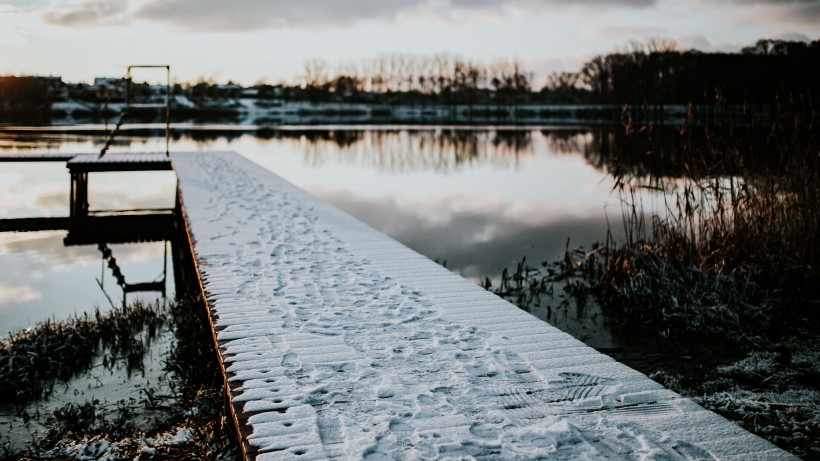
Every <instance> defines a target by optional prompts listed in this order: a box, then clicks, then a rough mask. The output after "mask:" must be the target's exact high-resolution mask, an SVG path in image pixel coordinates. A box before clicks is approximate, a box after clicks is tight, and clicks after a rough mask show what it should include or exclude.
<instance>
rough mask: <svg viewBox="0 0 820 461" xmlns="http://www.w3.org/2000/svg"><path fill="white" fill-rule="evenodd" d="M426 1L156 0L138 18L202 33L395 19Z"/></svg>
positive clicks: (141, 10) (138, 13)
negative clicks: (231, 0) (230, 0)
mask: <svg viewBox="0 0 820 461" xmlns="http://www.w3.org/2000/svg"><path fill="white" fill-rule="evenodd" d="M425 1H426V0H349V1H344V2H340V1H338V0H302V1H299V2H294V1H292V0H235V1H233V2H227V1H220V0H153V1H151V2H149V3H148V4H146V5H145V6H143V7H142V8H141V9H140V10H139V11H138V12H137V15H138V16H139V17H141V18H144V19H149V20H152V21H157V22H166V23H170V24H174V25H177V26H182V27H184V28H187V29H194V30H199V31H207V30H222V31H225V30H227V31H243V30H253V29H264V28H284V27H315V26H324V25H342V26H343V25H349V24H352V23H354V22H358V21H361V20H368V19H393V18H395V17H396V16H397V15H399V14H400V13H402V12H404V11H407V10H411V9H413V8H414V7H417V6H419V5H421V4H423V3H425Z"/></svg>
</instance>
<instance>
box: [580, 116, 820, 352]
mask: <svg viewBox="0 0 820 461" xmlns="http://www.w3.org/2000/svg"><path fill="white" fill-rule="evenodd" d="M816 118H817V116H816V113H815V112H814V111H811V110H806V109H805V108H803V107H801V108H800V110H796V109H795V108H789V107H783V108H781V107H778V109H777V110H776V111H770V112H767V113H765V114H762V113H759V112H756V113H753V112H751V111H749V113H746V114H744V116H743V117H741V118H739V119H738V118H733V119H731V120H726V121H724V123H723V124H722V126H720V127H719V128H713V127H704V126H696V125H695V124H693V123H690V124H687V125H684V126H682V127H681V128H680V129H679V130H678V132H677V133H676V134H675V135H676V137H677V139H676V140H675V142H674V143H673V144H672V145H673V146H675V147H674V151H673V152H666V153H664V155H666V156H667V157H669V158H673V159H676V161H679V162H680V163H681V166H682V168H683V171H685V174H684V175H683V177H682V178H668V177H660V176H650V177H645V176H637V175H632V176H630V175H625V174H624V175H621V174H619V173H617V171H619V170H618V169H616V170H615V171H616V174H615V176H616V177H615V179H616V186H615V188H616V190H617V193H618V194H619V196H620V197H621V200H622V202H623V208H622V209H623V215H622V218H623V225H624V230H625V235H626V241H625V242H623V244H618V245H616V244H613V243H609V244H608V245H607V254H608V257H607V259H606V262H605V263H604V266H605V267H603V268H601V269H599V270H595V271H592V272H590V271H587V272H586V273H585V276H586V277H587V279H589V281H590V282H591V284H592V287H593V291H594V292H595V293H596V295H597V296H598V298H599V300H600V301H601V302H602V304H603V305H604V306H605V307H607V308H608V309H610V310H611V311H613V312H616V313H619V314H624V315H626V316H627V317H629V318H633V319H638V320H641V321H644V322H656V323H658V324H659V325H662V326H663V328H665V329H670V330H671V329H684V330H685V329H696V330H699V331H705V332H712V333H721V334H724V333H727V332H728V333H731V334H733V335H737V336H744V337H746V338H749V339H754V338H760V337H773V336H778V335H780V334H782V333H783V331H785V330H787V329H788V330H793V329H794V327H795V326H798V325H802V323H795V322H803V321H806V320H812V321H813V320H815V319H817V318H818V307H820V306H818V303H819V302H820V288H819V287H820V272H819V271H818V268H817V261H818V256H820V244H819V243H818V241H817V238H818V236H820V176H818V175H820V143H818V134H817V132H816V131H817V130H816V129H815V123H816ZM623 129H624V130H625V131H626V132H627V135H628V136H632V137H634V138H639V141H640V142H639V144H640V145H643V146H648V147H649V149H650V150H648V151H647V153H646V154H647V155H656V153H655V152H653V151H652V150H651V149H652V146H653V145H654V143H655V139H654V138H653V132H654V130H653V129H652V127H651V126H642V127H633V126H632V125H631V123H630V122H629V121H628V119H627V122H626V123H625V124H624V127H623ZM698 132H699V133H698ZM741 133H742V136H741V135H740V134H741ZM700 140H705V142H701V141H700ZM666 145H669V143H668V142H667V143H666ZM622 171H628V170H627V169H623V170H622ZM647 191H648V192H647ZM658 191H660V192H661V195H660V196H657V195H656V197H661V198H660V200H657V199H656V200H655V201H654V203H655V205H651V206H647V205H646V203H647V202H652V198H651V194H656V193H657V192H658ZM648 197H649V198H648Z"/></svg>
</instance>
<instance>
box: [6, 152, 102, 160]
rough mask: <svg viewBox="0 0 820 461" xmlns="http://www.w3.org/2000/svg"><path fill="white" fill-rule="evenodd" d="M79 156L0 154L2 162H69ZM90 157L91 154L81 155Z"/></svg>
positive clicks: (56, 153) (54, 153)
mask: <svg viewBox="0 0 820 461" xmlns="http://www.w3.org/2000/svg"><path fill="white" fill-rule="evenodd" d="M77 155H78V154H66V153H62V152H32V153H25V154H0V162H67V161H69V160H71V159H72V158H74V157H76V156H77ZM79 155H89V154H79Z"/></svg>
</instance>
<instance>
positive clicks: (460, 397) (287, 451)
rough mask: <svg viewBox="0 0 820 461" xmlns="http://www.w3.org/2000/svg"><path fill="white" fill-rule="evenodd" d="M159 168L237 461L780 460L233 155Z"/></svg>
mask: <svg viewBox="0 0 820 461" xmlns="http://www.w3.org/2000/svg"><path fill="white" fill-rule="evenodd" d="M171 159H172V162H173V166H174V169H175V170H176V173H177V176H178V178H179V192H180V199H181V202H182V204H183V208H184V215H185V219H186V222H187V228H188V232H189V235H190V237H191V240H192V242H193V249H194V253H195V260H196V263H197V268H198V270H199V273H200V277H201V281H202V285H203V289H204V290H205V292H206V296H207V300H208V305H209V308H210V310H211V316H212V321H213V326H214V331H215V334H216V338H217V342H218V346H219V352H220V356H221V361H222V363H223V365H224V367H225V371H226V376H227V379H228V382H229V386H230V398H231V401H232V405H233V410H234V412H235V416H236V419H237V421H238V424H239V426H240V432H241V434H242V437H243V444H244V447H243V449H244V450H245V453H246V455H247V457H248V458H251V459H253V458H256V459H259V460H263V459H276V460H279V459H295V460H316V459H362V458H364V459H445V458H449V459H473V458H476V459H538V458H556V459H665V460H666V459H681V460H692V459H791V458H793V457H792V456H790V455H789V454H788V453H786V452H784V451H781V450H779V449H777V448H776V447H775V446H774V445H772V444H770V443H769V442H767V441H765V440H763V439H761V438H758V437H756V436H754V435H751V434H749V433H748V432H745V431H744V430H742V429H740V428H739V427H737V426H736V425H735V424H733V423H730V422H728V421H727V420H725V419H723V418H722V417H720V416H718V415H716V414H713V413H711V412H708V411H706V410H703V409H702V408H700V407H699V406H697V405H696V404H694V403H693V402H691V401H690V400H687V399H684V398H682V397H680V396H679V395H677V394H675V393H673V392H671V391H669V390H666V389H664V388H663V387H661V386H660V385H658V384H656V383H655V382H653V381H651V380H649V379H648V378H647V377H646V376H644V375H643V374H641V373H638V372H636V371H634V370H632V369H630V368H628V367H626V366H624V365H622V364H620V363H618V362H616V361H614V360H612V359H611V358H609V357H607V356H605V355H603V354H600V353H598V352H597V351H595V350H593V349H591V348H589V347H586V346H585V345H584V344H583V343H581V342H579V341H577V340H575V339H573V338H572V337H571V336H569V335H567V334H565V333H563V332H561V331H559V330H557V329H556V328H554V327H552V326H550V325H549V324H547V323H545V322H543V321H541V320H539V319H537V318H535V317H533V316H532V315H530V314H528V313H526V312H524V311H522V310H520V309H518V308H517V307H515V306H513V305H512V304H509V303H508V302H506V301H504V300H502V299H500V298H498V297H496V296H495V295H493V294H491V293H489V292H488V291H485V290H484V289H482V288H480V287H479V286H476V285H475V284H473V283H471V282H469V281H467V280H464V279H462V278H460V277H458V276H457V275H455V274H453V273H451V272H450V271H448V270H447V269H445V268H442V267H441V266H439V265H438V264H436V263H434V262H432V261H430V260H429V259H427V258H425V257H423V256H421V255H419V254H417V253H415V252H414V251H412V250H410V249H408V248H406V247H404V246H402V245H401V244H399V243H397V242H395V241H393V240H392V239H390V238H388V237H386V236H384V235H382V234H381V233H379V232H377V231H375V230H373V229H371V228H369V227H367V226H366V225H365V224H362V223H361V222H359V221H357V220H355V219H354V218H352V217H350V216H348V215H346V214H344V213H342V212H340V211H339V210H337V209H335V208H333V207H332V206H330V205H329V204H327V203H324V202H322V201H321V200H319V199H317V198H315V197H313V196H311V195H309V194H308V193H306V192H304V191H302V190H300V189H298V188H296V187H295V186H293V185H291V184H289V183H287V182H286V181H284V180H283V179H281V178H279V177H278V176H276V175H274V174H272V173H270V172H268V171H266V170H264V169H263V168H262V167H260V166H258V165H256V164H254V163H252V162H250V161H249V160H247V159H245V158H243V157H241V156H239V155H237V154H234V153H198V154H183V153H181V154H171Z"/></svg>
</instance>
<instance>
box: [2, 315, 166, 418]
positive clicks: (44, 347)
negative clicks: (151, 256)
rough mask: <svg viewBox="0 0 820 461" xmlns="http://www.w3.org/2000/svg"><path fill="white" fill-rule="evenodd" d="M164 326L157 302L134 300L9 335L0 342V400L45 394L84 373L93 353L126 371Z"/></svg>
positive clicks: (138, 363)
mask: <svg viewBox="0 0 820 461" xmlns="http://www.w3.org/2000/svg"><path fill="white" fill-rule="evenodd" d="M164 324H165V316H164V315H163V311H162V308H161V306H159V305H158V304H153V305H152V304H143V303H139V302H138V303H134V304H132V305H130V306H127V307H124V308H121V309H114V310H111V311H109V312H107V313H104V314H103V313H100V311H99V310H96V311H95V313H94V314H93V315H88V314H87V313H86V314H84V315H82V316H78V317H74V318H71V319H68V320H66V321H63V322H52V321H46V322H43V323H40V324H38V325H36V326H34V327H31V328H28V329H26V330H23V331H18V332H16V333H10V334H9V336H8V339H7V340H4V341H0V403H21V402H22V401H25V400H29V399H34V398H40V397H48V396H49V395H50V394H51V392H52V390H53V387H54V384H55V383H58V382H66V381H68V380H69V379H71V378H73V377H75V376H78V375H80V374H82V373H85V372H87V371H88V370H89V369H90V367H91V366H92V364H93V362H94V359H95V357H98V356H102V357H103V359H102V360H103V364H104V365H105V366H106V367H109V368H110V367H113V366H114V364H115V363H116V362H117V361H123V362H125V364H126V365H127V370H128V373H129V374H130V373H131V372H133V371H136V370H138V369H139V368H140V367H141V366H142V365H143V360H142V359H143V356H144V355H145V352H146V350H147V349H148V347H150V342H151V340H153V339H154V338H155V336H156V334H157V330H158V329H159V328H161V327H162V326H163V325H164Z"/></svg>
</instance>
